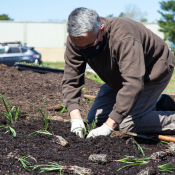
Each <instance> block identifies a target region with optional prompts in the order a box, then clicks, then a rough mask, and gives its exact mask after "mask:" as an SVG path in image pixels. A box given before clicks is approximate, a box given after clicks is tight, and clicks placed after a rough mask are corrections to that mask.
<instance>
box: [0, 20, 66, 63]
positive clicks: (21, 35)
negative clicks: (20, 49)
mask: <svg viewBox="0 0 175 175" xmlns="http://www.w3.org/2000/svg"><path fill="white" fill-rule="evenodd" d="M0 29H1V32H0V43H2V42H12V41H21V42H22V44H23V45H27V46H31V47H35V49H36V50H37V51H38V52H40V53H41V54H42V60H43V61H46V62H58V61H59V62H63V61H64V52H65V46H66V38H67V31H66V22H16V21H3V20H2V21H0Z"/></svg>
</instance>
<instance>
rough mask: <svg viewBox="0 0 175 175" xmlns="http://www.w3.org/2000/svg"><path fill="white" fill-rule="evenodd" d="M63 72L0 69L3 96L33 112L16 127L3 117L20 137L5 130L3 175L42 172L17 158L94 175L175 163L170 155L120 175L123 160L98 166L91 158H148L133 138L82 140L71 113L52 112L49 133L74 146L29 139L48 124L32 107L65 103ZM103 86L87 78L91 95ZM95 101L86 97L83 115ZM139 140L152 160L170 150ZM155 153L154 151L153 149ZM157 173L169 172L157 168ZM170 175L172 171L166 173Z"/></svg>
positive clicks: (0, 154)
mask: <svg viewBox="0 0 175 175" xmlns="http://www.w3.org/2000/svg"><path fill="white" fill-rule="evenodd" d="M62 76H63V75H62V74H53V73H48V74H39V73H35V72H31V71H18V70H17V69H16V68H13V67H11V68H4V67H1V68H0V77H1V78H0V79H1V81H0V94H2V95H3V96H4V97H5V98H7V99H8V100H9V102H10V103H11V104H12V105H13V106H15V105H16V106H18V105H19V104H20V114H31V115H34V116H35V118H34V117H31V116H22V117H20V118H18V120H17V121H16V122H15V123H13V124H10V123H9V122H8V121H7V120H6V118H4V117H3V116H2V114H1V115H0V126H1V125H4V124H10V126H11V127H13V129H15V131H16V133H17V137H15V138H13V136H12V134H10V133H6V134H4V130H1V131H0V174H1V175H3V174H4V175H5V174H10V175H11V174H14V175H15V174H25V175H27V174H37V173H34V172H27V171H26V170H25V169H24V168H23V167H22V165H21V163H20V162H17V160H16V159H15V157H16V156H17V157H21V156H25V155H31V156H33V157H34V158H35V159H36V160H37V162H38V164H48V162H54V161H55V162H57V163H58V164H60V165H63V166H70V165H72V166H74V165H77V166H80V167H84V168H89V169H91V170H92V172H93V174H100V175H102V174H105V175H113V174H128V175H129V174H131V175H133V174H137V173H139V172H140V171H141V170H142V169H145V168H146V167H153V168H155V169H156V167H157V166H158V165H162V164H165V163H167V162H170V161H172V159H174V158H173V156H167V159H166V160H162V161H159V162H158V161H151V162H150V163H148V164H147V165H143V166H133V167H126V168H124V169H122V170H121V171H119V172H117V169H119V168H121V167H122V166H124V165H126V164H124V163H120V162H110V163H107V164H105V165H100V164H93V163H92V162H89V161H88V157H89V156H90V155H91V154H107V155H108V156H109V157H110V159H112V160H118V159H121V158H124V157H125V155H127V156H135V157H139V158H141V157H143V155H142V154H141V152H140V151H139V150H138V149H137V147H136V146H134V145H132V144H126V140H127V139H128V138H129V137H128V136H127V135H126V134H125V133H124V135H122V134H121V133H119V136H117V135H118V134H117V133H116V134H113V137H110V136H107V137H104V136H100V137H97V138H94V139H93V138H90V139H81V138H79V137H77V136H76V135H74V134H73V133H71V132H70V127H71V125H70V122H64V120H67V119H69V115H68V113H67V112H65V113H60V112H59V111H50V116H51V117H50V118H51V119H50V122H49V129H48V130H49V131H50V132H51V133H54V134H55V135H59V136H62V137H63V138H64V139H65V140H67V141H68V143H69V145H68V146H67V147H63V146H61V145H59V144H57V143H55V142H52V139H53V137H54V136H48V135H37V136H35V137H33V138H30V139H28V135H29V134H31V133H32V132H34V131H38V130H44V128H45V126H44V121H43V119H42V117H41V114H40V113H39V111H38V109H36V108H35V107H34V106H32V105H31V104H29V103H28V102H27V101H30V102H32V103H33V104H35V105H36V106H38V107H39V108H40V109H42V107H43V102H44V99H45V106H46V107H50V106H54V105H57V104H61V103H62V93H61V79H62ZM100 86H101V84H99V83H97V82H94V81H92V80H89V79H86V83H85V87H86V93H88V94H90V95H97V93H98V91H99V88H100ZM91 106H92V103H88V102H86V100H85V99H84V98H83V95H82V97H81V112H82V115H83V117H85V115H87V114H88V111H89V109H90V107H91ZM0 111H5V107H4V105H3V102H2V100H0ZM46 114H47V115H48V112H46ZM135 140H136V141H137V142H138V143H139V144H140V146H142V147H144V148H149V149H144V152H145V155H146V156H145V157H149V156H151V155H152V153H154V152H158V151H165V149H166V145H165V144H162V143H160V142H156V141H152V140H144V139H141V138H135ZM150 149H151V150H150ZM62 173H63V174H70V173H71V171H67V170H65V171H64V172H62ZM43 174H59V171H57V172H56V171H55V172H47V173H43ZM155 174H164V173H163V172H158V171H157V170H156V173H155ZM165 174H169V173H165Z"/></svg>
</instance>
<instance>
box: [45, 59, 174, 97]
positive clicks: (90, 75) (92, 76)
mask: <svg viewBox="0 0 175 175" xmlns="http://www.w3.org/2000/svg"><path fill="white" fill-rule="evenodd" d="M44 65H48V66H49V67H52V68H59V69H64V65H65V63H64V62H55V63H54V62H44ZM85 77H86V78H89V79H91V80H94V81H97V82H99V83H102V84H104V82H103V81H102V80H101V79H100V78H99V76H98V75H96V74H94V73H91V72H86V74H85ZM163 93H167V94H168V93H175V71H174V72H173V75H172V78H171V80H170V82H169V84H168V86H167V87H166V89H165V90H164V92H163Z"/></svg>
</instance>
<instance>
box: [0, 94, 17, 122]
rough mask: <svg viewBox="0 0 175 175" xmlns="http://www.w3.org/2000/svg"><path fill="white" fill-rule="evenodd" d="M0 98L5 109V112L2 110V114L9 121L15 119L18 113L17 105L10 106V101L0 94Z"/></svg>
mask: <svg viewBox="0 0 175 175" xmlns="http://www.w3.org/2000/svg"><path fill="white" fill-rule="evenodd" d="M0 98H1V99H2V101H3V103H4V106H5V109H6V111H5V112H2V114H3V115H4V116H5V117H6V118H7V119H8V120H9V121H10V122H11V123H13V122H14V121H15V120H17V119H18V117H19V116H18V114H19V107H17V106H12V105H11V104H10V102H9V101H8V100H7V99H6V98H5V97H4V96H3V95H2V94H0Z"/></svg>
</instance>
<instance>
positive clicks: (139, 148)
mask: <svg viewBox="0 0 175 175" xmlns="http://www.w3.org/2000/svg"><path fill="white" fill-rule="evenodd" d="M132 140H133V141H134V143H135V144H136V145H137V148H138V150H140V151H141V152H142V154H143V156H145V153H144V151H143V149H142V147H141V146H140V145H139V144H138V143H137V142H136V141H135V140H134V139H133V138H132Z"/></svg>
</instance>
